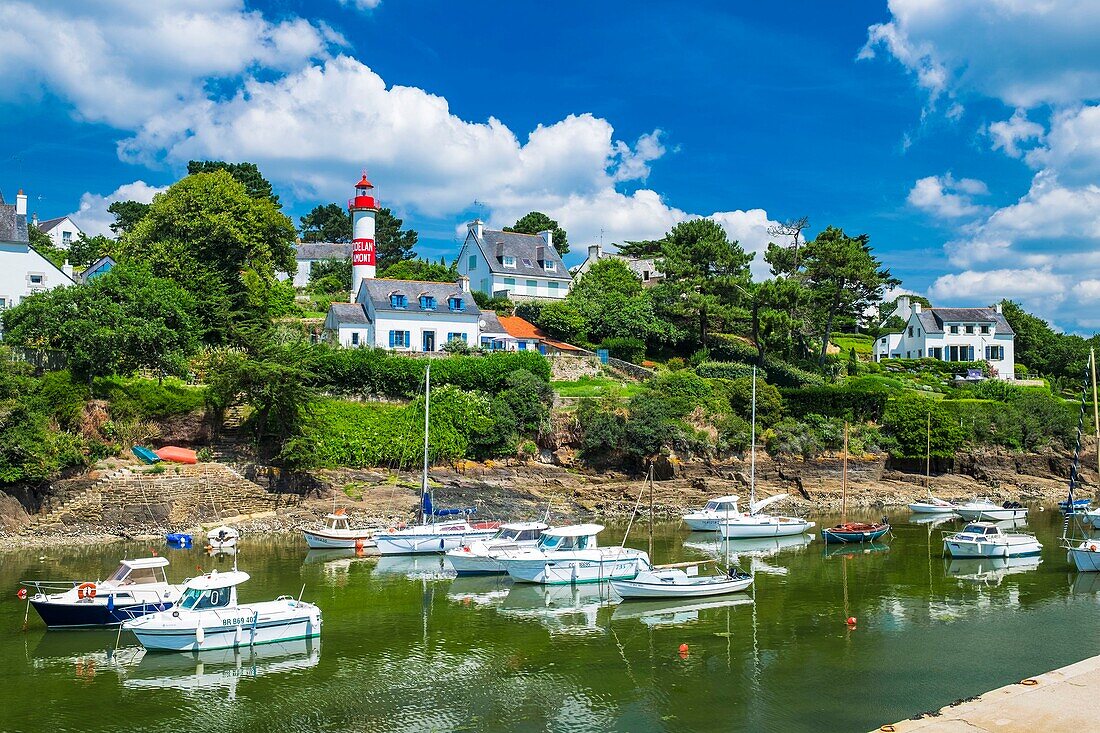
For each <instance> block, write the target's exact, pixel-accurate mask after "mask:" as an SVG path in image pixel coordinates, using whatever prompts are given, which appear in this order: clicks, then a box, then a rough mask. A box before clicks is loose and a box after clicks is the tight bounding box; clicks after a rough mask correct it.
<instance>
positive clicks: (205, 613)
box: [122, 570, 321, 652]
mask: <svg viewBox="0 0 1100 733" xmlns="http://www.w3.org/2000/svg"><path fill="white" fill-rule="evenodd" d="M247 580H248V573H244V572H241V571H239V570H230V571H227V572H224V573H219V572H218V571H216V570H214V571H211V572H209V573H207V574H206V575H200V576H199V577H197V578H192V579H191V580H189V581H187V584H186V586H185V587H184V591H183V595H182V596H181V598H180V600H179V602H178V603H177V604H176V607H175V608H173V609H171V610H168V611H161V612H159V613H153V614H149V615H147V616H142V617H141V618H136V619H134V620H132V621H126V622H125V623H123V625H122V626H123V628H124V629H127V630H129V631H132V632H134V635H135V636H136V637H137V640H138V641H139V642H140V643H141V645H142V646H144V647H145V648H146V649H149V650H166V651H176V652H190V651H208V650H211V649H234V648H238V647H242V646H255V645H258V644H272V643H275V642H283V641H292V640H294V639H310V638H313V637H316V636H320V635H321V609H319V608H317V606H315V605H313V604H312V603H305V602H303V601H301V600H295V599H294V598H292V597H291V596H279V597H278V598H276V599H275V600H274V601H261V602H258V603H244V604H241V603H238V600H237V586H238V585H240V584H241V583H244V582H245V581H247Z"/></svg>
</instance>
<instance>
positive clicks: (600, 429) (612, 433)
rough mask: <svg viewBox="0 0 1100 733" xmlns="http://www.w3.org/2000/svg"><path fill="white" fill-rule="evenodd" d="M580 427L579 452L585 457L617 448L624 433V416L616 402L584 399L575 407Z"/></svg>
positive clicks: (606, 452) (621, 442)
mask: <svg viewBox="0 0 1100 733" xmlns="http://www.w3.org/2000/svg"><path fill="white" fill-rule="evenodd" d="M577 423H578V425H579V427H580V429H581V445H580V454H581V456H582V457H584V458H587V459H593V458H598V457H600V456H604V455H607V454H609V453H613V452H614V451H617V450H619V447H620V446H621V445H622V444H623V441H624V436H625V435H626V416H625V415H624V414H623V412H622V410H621V409H620V407H619V405H618V403H617V402H615V401H612V400H607V399H605V400H594V399H584V400H581V404H580V405H579V406H578V407H577Z"/></svg>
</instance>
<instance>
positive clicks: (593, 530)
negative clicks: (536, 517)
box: [496, 524, 651, 585]
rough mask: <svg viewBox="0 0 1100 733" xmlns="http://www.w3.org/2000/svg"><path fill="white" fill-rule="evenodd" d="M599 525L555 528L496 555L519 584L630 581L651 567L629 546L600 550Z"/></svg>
mask: <svg viewBox="0 0 1100 733" xmlns="http://www.w3.org/2000/svg"><path fill="white" fill-rule="evenodd" d="M602 531H603V527H602V526H601V525H599V524H578V525H574V526H570V527H555V528H553V529H548V530H546V531H545V532H543V533H542V537H541V538H540V539H539V541H538V544H536V545H535V546H534V547H524V548H520V549H517V550H504V551H502V552H499V553H497V554H496V559H497V561H498V562H500V563H501V564H502V565H503V566H504V569H505V570H506V571H507V572H508V575H510V576H511V577H512V579H513V580H517V581H519V582H522V583H541V584H544V585H576V584H580V583H600V582H602V581H605V580H612V579H614V578H633V577H634V576H636V575H637V574H638V573H639V572H641V571H642V570H647V569H649V568H650V567H651V565H650V562H649V555H648V554H646V553H645V552H644V551H643V550H635V549H633V548H631V547H623V546H621V545H620V546H618V547H600V546H599V545H598V544H597V542H596V535H598V534H599V533H600V532H602Z"/></svg>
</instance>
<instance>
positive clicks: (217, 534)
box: [206, 525, 241, 550]
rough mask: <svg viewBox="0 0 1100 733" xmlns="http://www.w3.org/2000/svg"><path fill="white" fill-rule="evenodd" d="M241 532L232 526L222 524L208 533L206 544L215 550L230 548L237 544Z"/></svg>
mask: <svg viewBox="0 0 1100 733" xmlns="http://www.w3.org/2000/svg"><path fill="white" fill-rule="evenodd" d="M240 536H241V533H240V532H238V531H237V530H235V529H233V528H232V527H227V526H225V525H222V526H221V527H216V528H214V529H212V530H210V531H209V532H207V533H206V544H207V545H209V546H210V547H211V548H212V549H215V550H228V549H229V548H231V547H236V546H237V540H238V539H240Z"/></svg>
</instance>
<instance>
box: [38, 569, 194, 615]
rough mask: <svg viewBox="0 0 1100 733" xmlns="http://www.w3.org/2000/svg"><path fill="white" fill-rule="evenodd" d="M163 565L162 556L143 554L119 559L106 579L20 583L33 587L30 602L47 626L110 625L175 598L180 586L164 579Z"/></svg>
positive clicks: (168, 604)
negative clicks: (146, 555)
mask: <svg viewBox="0 0 1100 733" xmlns="http://www.w3.org/2000/svg"><path fill="white" fill-rule="evenodd" d="M166 567H168V558H166V557H143V558H138V559H134V560H123V561H122V562H121V563H119V566H118V568H117V569H116V570H115V572H113V573H111V575H110V576H109V577H108V578H107V579H106V580H97V581H94V582H93V581H84V582H80V581H70V582H68V583H55V582H51V581H37V580H31V581H23V585H24V586H25V587H27V588H30V589H32V590H33V591H34V594H33V595H32V596H31V597H30V604H31V605H32V606H34V610H35V611H37V612H38V615H39V616H41V617H42V620H43V621H45V622H46V626H47V627H49V628H63V627H69V628H72V627H81V626H114V625H117V624H120V623H122V622H123V621H125V620H127V619H130V618H135V617H137V616H142V615H144V614H147V613H155V612H157V611H163V610H165V609H167V608H170V607H171V606H172V604H173V603H176V602H177V601H178V600H179V597H180V594H181V593H182V592H183V588H182V586H179V585H172V584H171V583H169V582H168V577H167V576H166V575H165V570H164V569H165V568H166ZM63 587H64V588H67V589H66V590H60V589H61V588H63ZM51 590H54V591H55V592H50V591H51Z"/></svg>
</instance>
